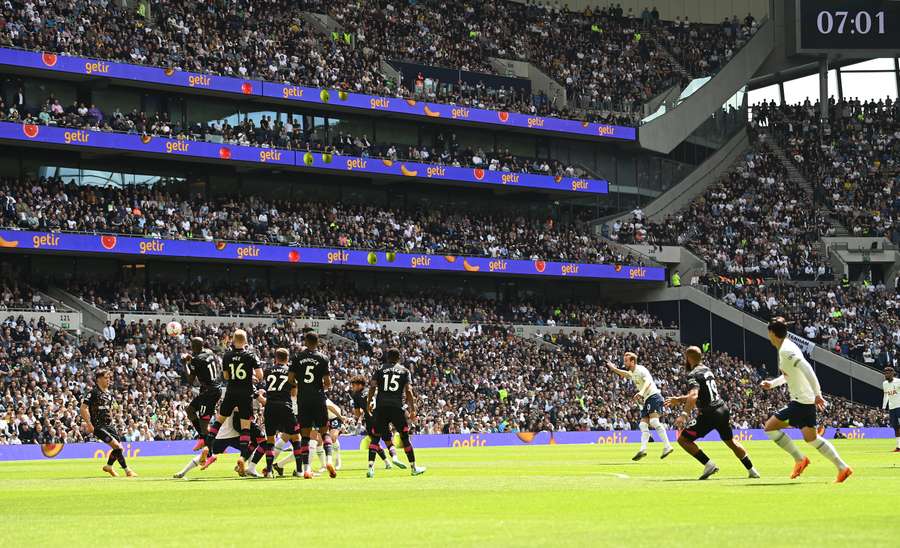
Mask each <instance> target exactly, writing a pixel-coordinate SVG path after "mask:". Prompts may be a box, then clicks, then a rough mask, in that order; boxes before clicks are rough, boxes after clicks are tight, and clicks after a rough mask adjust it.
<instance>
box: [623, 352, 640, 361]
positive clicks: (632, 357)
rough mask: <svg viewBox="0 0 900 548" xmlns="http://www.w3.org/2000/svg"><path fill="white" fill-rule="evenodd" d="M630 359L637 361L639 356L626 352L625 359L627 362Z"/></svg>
mask: <svg viewBox="0 0 900 548" xmlns="http://www.w3.org/2000/svg"><path fill="white" fill-rule="evenodd" d="M628 358H631V359H633V360H635V361H637V354H635V353H634V352H626V353H625V359H626V360H627V359H628Z"/></svg>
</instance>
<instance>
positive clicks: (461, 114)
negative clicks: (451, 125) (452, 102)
mask: <svg viewBox="0 0 900 548" xmlns="http://www.w3.org/2000/svg"><path fill="white" fill-rule="evenodd" d="M450 116H451V117H452V118H454V119H456V118H464V119H468V118H469V109H467V108H454V109H452V110H451V111H450Z"/></svg>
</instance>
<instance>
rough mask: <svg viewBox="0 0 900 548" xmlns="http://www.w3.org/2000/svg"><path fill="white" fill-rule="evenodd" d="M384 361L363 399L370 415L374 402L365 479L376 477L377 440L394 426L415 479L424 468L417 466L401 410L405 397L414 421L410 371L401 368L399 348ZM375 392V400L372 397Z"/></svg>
mask: <svg viewBox="0 0 900 548" xmlns="http://www.w3.org/2000/svg"><path fill="white" fill-rule="evenodd" d="M385 358H386V359H387V364H386V365H385V366H384V367H382V368H381V369H379V370H378V371H376V372H375V376H373V377H372V383H371V384H370V385H369V394H368V396H367V397H366V407H367V408H368V409H369V410H370V412H371V410H372V409H373V407H372V402H373V399H374V401H375V403H376V405H375V407H374V409H375V419H374V424H373V425H372V426H373V427H372V429H371V430H370V431H369V436H370V440H369V441H370V443H369V470H368V471H367V472H366V477H369V478H374V477H375V453H376V452H377V451H378V443H377V442H378V438H379V436H381V435H382V434H383V433H385V432H388V431H389V430H390V425H393V426H394V429H395V430H396V431H397V432H399V433H400V439H401V440H402V441H403V450H404V451H406V459H407V460H408V461H409V467H410V471H411V472H412V475H414V476H418V475H419V474H424V473H425V467H424V466H422V467H419V466H416V453H415V451H413V446H412V442H411V441H410V439H409V423H408V421H407V417H406V413H405V412H404V411H403V398H404V396H405V397H406V405H407V406H408V409H409V420H413V421H414V420H416V399H415V394H413V390H412V385H411V384H410V377H409V370H408V369H406V368H405V367H403V366H402V365H400V351H399V350H398V349H396V348H390V349H388V351H387V352H386V353H385ZM376 393H377V395H378V397H377V399H376V398H375V395H376Z"/></svg>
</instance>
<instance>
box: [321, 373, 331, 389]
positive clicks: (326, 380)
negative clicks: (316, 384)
mask: <svg viewBox="0 0 900 548" xmlns="http://www.w3.org/2000/svg"><path fill="white" fill-rule="evenodd" d="M322 388H324V389H325V390H330V389H331V375H325V376H324V377H322Z"/></svg>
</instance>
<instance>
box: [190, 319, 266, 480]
mask: <svg viewBox="0 0 900 548" xmlns="http://www.w3.org/2000/svg"><path fill="white" fill-rule="evenodd" d="M222 376H223V377H224V378H225V381H226V382H227V385H226V387H225V396H224V397H223V398H222V403H221V405H220V406H219V412H218V414H217V415H216V418H215V420H214V421H213V422H211V423H209V426H208V427H207V429H206V447H207V448H208V449H209V453H210V456H209V458H208V459H206V460H205V462H203V469H204V470H205V469H206V468H208V467H209V466H210V465H211V464H212V463H213V462H215V460H216V454H215V448H214V447H213V444H214V442H215V439H216V434H218V433H219V426H220V425H221V424H222V423H223V422H225V418H226V417H229V416H231V414H232V413H234V410H235V409H237V410H238V417H239V418H240V425H239V426H240V438H239V441H240V448H241V456H240V457H238V461H237V467H238V473H239V474H240V475H242V476H243V475H244V473H245V472H246V462H247V459H249V458H250V419H251V417H252V416H253V400H254V398H255V396H256V393H255V390H254V384H255V383H256V381H258V380H260V379H261V378H262V369H261V368H260V367H259V360H258V359H257V358H256V354H254V353H253V352H252V351H251V350H250V349H249V348H248V345H247V332H246V331H244V330H243V329H236V330H235V331H234V335H233V336H232V338H231V348H229V349H228V351H227V352H225V355H224V356H223V357H222ZM201 460H204V459H203V458H202V457H201Z"/></svg>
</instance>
